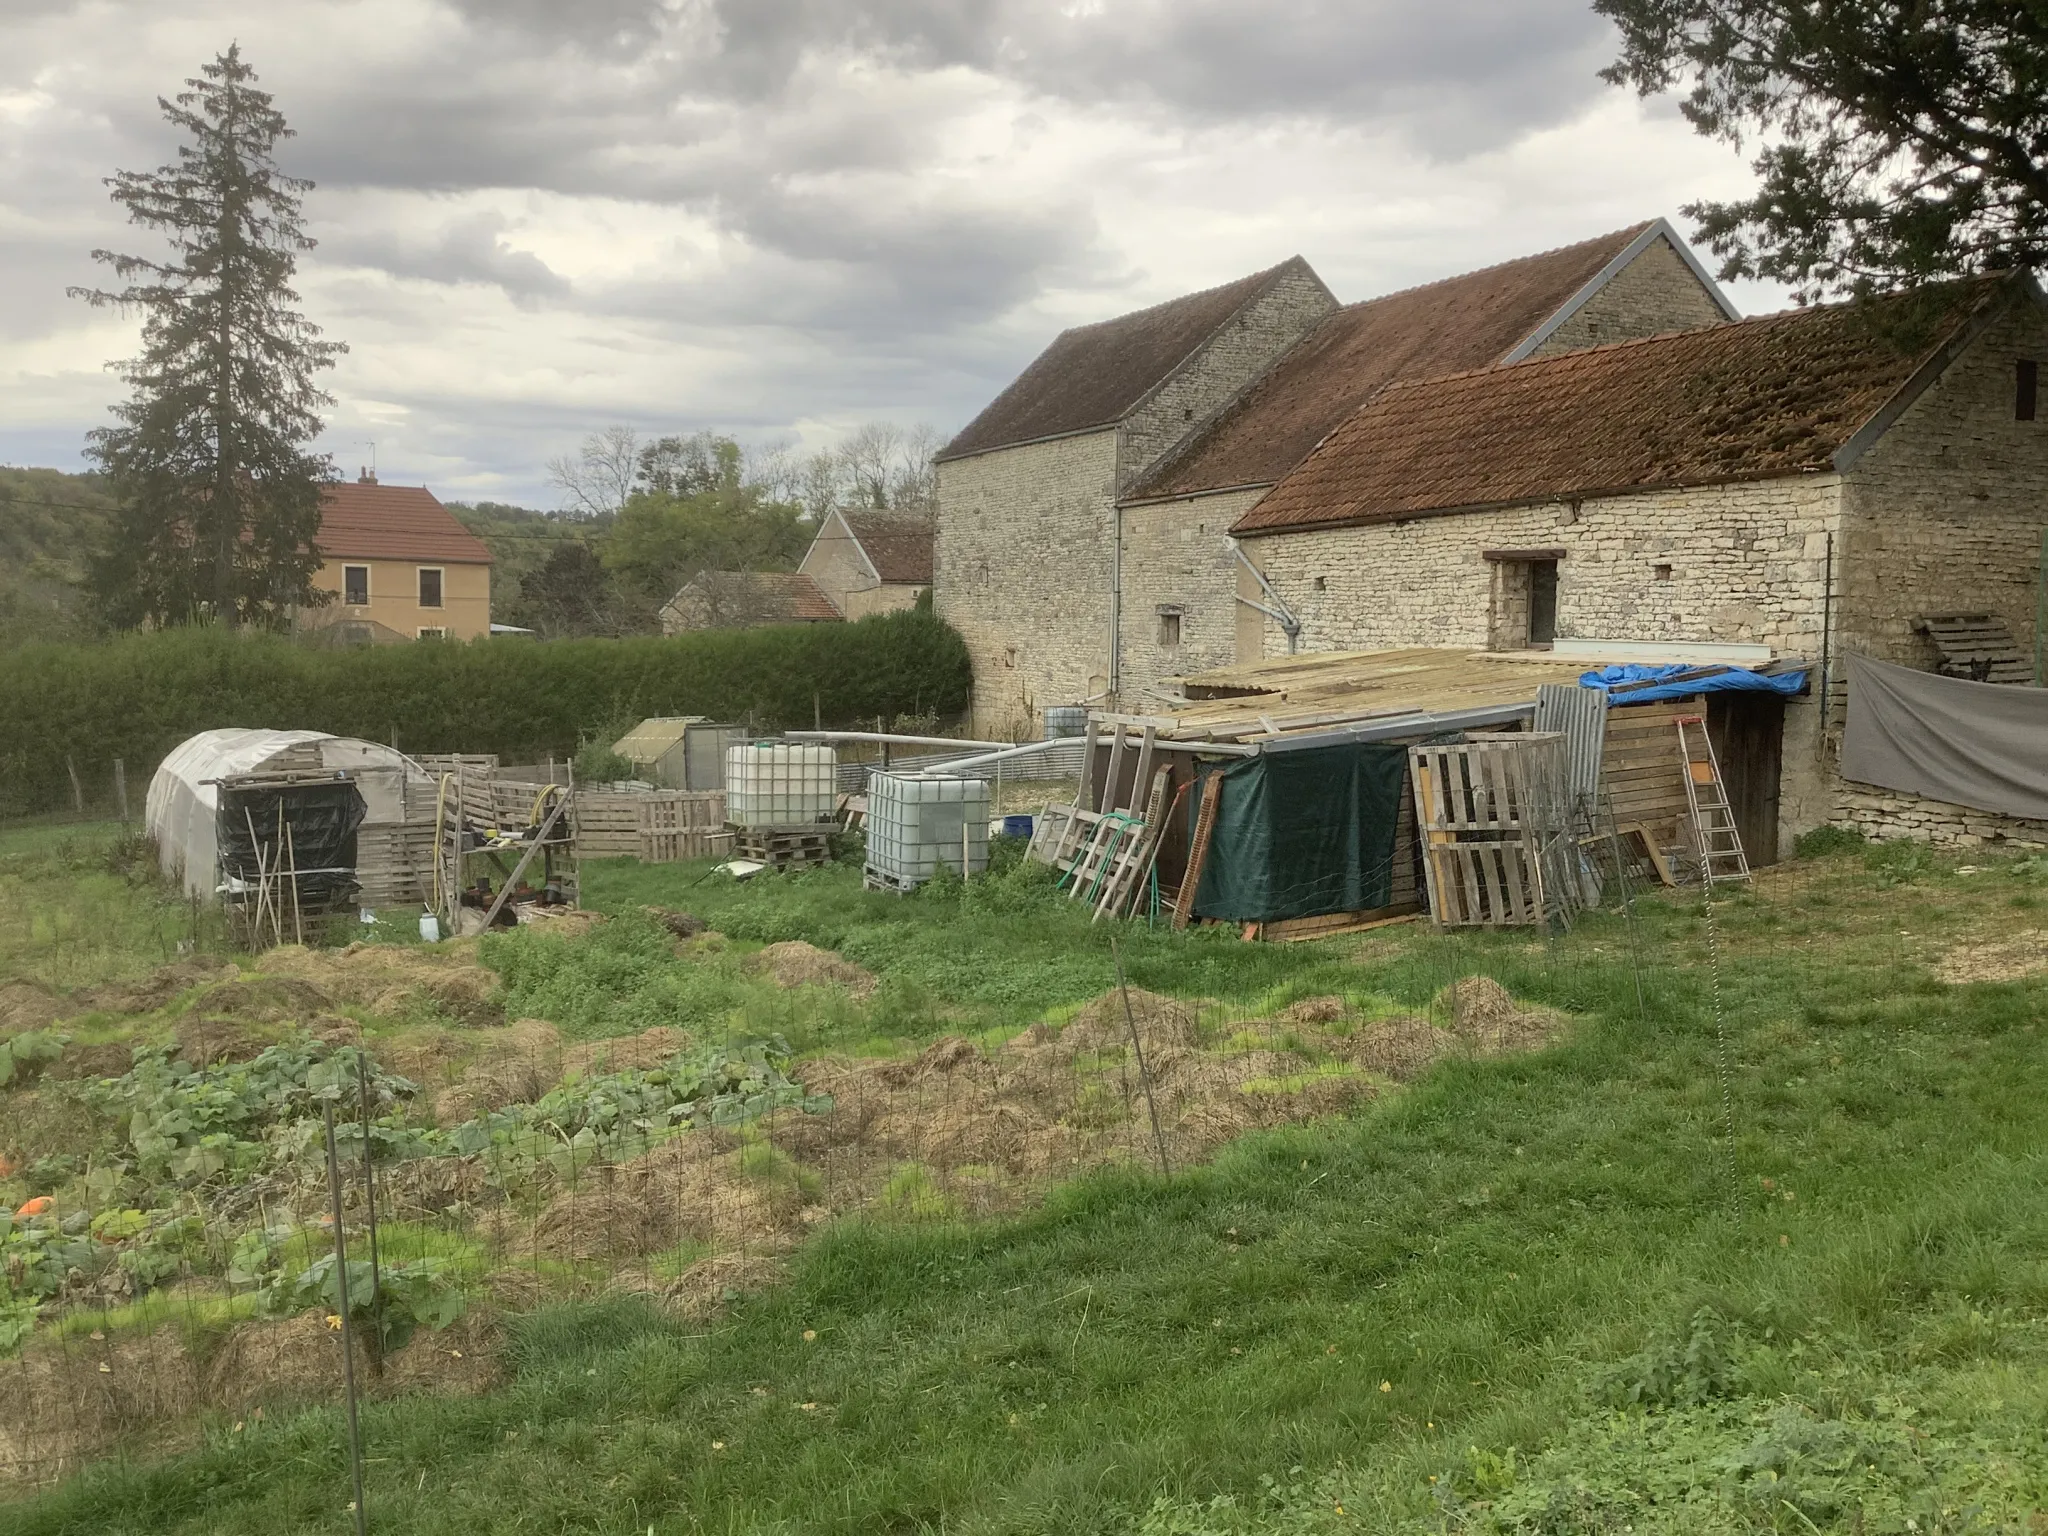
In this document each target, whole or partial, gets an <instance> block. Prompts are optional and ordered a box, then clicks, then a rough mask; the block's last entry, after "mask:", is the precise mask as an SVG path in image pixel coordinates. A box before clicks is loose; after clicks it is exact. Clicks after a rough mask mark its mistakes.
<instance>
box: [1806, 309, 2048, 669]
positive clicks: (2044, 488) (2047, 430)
mask: <svg viewBox="0 0 2048 1536" xmlns="http://www.w3.org/2000/svg"><path fill="white" fill-rule="evenodd" d="M2021 358H2032V359H2034V360H2035V361H2037V362H2048V314H2044V312H2043V311H2042V310H2041V309H2040V308H2039V307H2038V306H2036V305H2034V304H2033V303H2031V302H2028V301H2025V300H2022V301H2021V302H2020V303H2019V304H2018V305H2016V306H2015V307H2014V309H2013V310H2011V311H2010V312H2008V313H2007V314H2006V315H2005V316H2004V317H2003V318H2002V319H2000V320H1998V321H1996V322H1994V323H1993V324H1992V325H1991V326H1990V327H1989V328H1988V329H1987V330H1986V331H1985V332H1984V334H1983V335H1982V336H1981V337H1979V338H1978V340H1977V342H1976V344H1975V345H1974V346H1972V347H1971V348H1970V349H1969V351H1967V352H1966V353H1964V355H1963V356H1962V357H1960V358H1958V359H1957V360H1956V361H1955V362H1954V363H1952V364H1951V365H1950V366H1949V368H1948V369H1947V371H1946V372H1944V373H1943V374H1942V376H1941V377H1940V378H1939V379H1938V380H1936V381H1935V382H1934V384H1933V385H1932V386H1931V387H1930V388H1929V389H1928V390H1927V391H1926V393H1924V394H1923V395H1921V396H1920V398H1919V399H1918V400H1916V401H1915V402H1914V403H1913V404H1912V406H1911V407H1909V408H1908V409H1907V411H1906V413H1905V414H1904V415H1903V416H1901V417H1900V418H1899V420H1898V421H1897V422H1896V423H1894V424H1893V426H1892V428H1891V430H1890V431H1888V432H1886V433H1885V434H1884V436H1883V437H1881V438H1879V439H1878V441H1877V444H1876V446H1875V447H1873V448H1872V449H1871V450H1870V452H1868V453H1867V454H1865V455H1864V456H1863V458H1862V459H1860V460H1859V461H1858V462H1857V463H1855V464H1854V465H1852V466H1851V468H1850V470H1849V472H1848V474H1847V475H1846V476H1845V477H1844V479H1843V487H1842V538H1841V542H1840V546H1839V548H1838V549H1837V551H1836V560H1837V562H1838V566H1839V569H1840V572H1841V577H1840V581H1839V583H1838V591H1839V598H1840V603H1841V609H1840V614H1839V623H1838V624H1837V626H1836V633H1837V635H1838V637H1839V643H1840V644H1841V645H1843V646H1844V647H1846V648H1848V649H1851V650H1858V651H1861V652H1863V653H1864V654H1866V655H1870V656H1876V657H1878V658H1879V659H1881V660H1884V661H1895V662H1898V663H1900V664H1902V665H1905V666H1909V667H1920V668H1924V669H1929V670H1931V669H1932V668H1933V666H1934V663H1935V652H1934V647H1933V645H1932V644H1931V643H1930V642H1929V641H1928V640H1927V638H1926V637H1925V636H1924V635H1920V634H1917V633H1915V632H1914V629H1913V625H1914V623H1915V622H1916V621H1917V620H1919V619H1922V618H1925V617H1927V616H1929V615H1931V614H1945V613H1990V614H1996V615H1998V616H1999V617H2001V618H2003V619H2004V620H2005V621H2006V623H2007V624H2008V625H2009V626H2010V627H2011V629H2012V633H2013V638H2014V639H2015V640H2017V641H2018V642H2019V645H2020V647H2021V649H2022V651H2023V652H2025V653H2029V654H2030V653H2031V651H2032V647H2033V642H2034V609H2035V601H2036V597H2035V583H2036V582H2037V581H2038V580H2039V576H2040V561H2041V534H2042V529H2043V527H2044V526H2048V419H2042V420H2037V421H2016V420H2015V419H2014V384H2015V364H2016V363H2017V362H2018V360H2019V359H2021Z"/></svg>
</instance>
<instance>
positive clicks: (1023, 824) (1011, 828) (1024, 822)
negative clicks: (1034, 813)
mask: <svg viewBox="0 0 2048 1536" xmlns="http://www.w3.org/2000/svg"><path fill="white" fill-rule="evenodd" d="M1030 835H1031V818H1030V817H1029V816H1005V817H1004V818H1003V836H1005V837H1029V836H1030Z"/></svg>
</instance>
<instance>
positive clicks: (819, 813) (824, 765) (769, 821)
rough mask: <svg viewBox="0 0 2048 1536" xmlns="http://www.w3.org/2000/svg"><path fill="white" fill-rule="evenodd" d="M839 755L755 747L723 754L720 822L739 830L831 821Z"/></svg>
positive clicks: (794, 746) (782, 744)
mask: <svg viewBox="0 0 2048 1536" xmlns="http://www.w3.org/2000/svg"><path fill="white" fill-rule="evenodd" d="M838 771H839V754H838V753H836V752H834V751H833V750H832V749H831V748H830V747H814V746H805V745H800V744H798V743H796V742H790V741H758V742H754V743H752V744H751V745H748V746H738V747H727V748H726V749H725V817H726V820H728V821H731V822H734V823H737V824H738V825H740V826H742V827H784V826H794V825H797V824H800V823H804V822H814V821H830V820H831V819H832V815H833V813H834V811H836V810H837V809H838V806H839V793H838V783H837V780H838Z"/></svg>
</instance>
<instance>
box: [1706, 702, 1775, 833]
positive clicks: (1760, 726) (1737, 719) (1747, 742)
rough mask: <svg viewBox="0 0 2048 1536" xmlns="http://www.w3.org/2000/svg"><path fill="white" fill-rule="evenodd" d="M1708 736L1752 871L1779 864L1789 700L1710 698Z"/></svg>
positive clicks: (1708, 703) (1708, 704)
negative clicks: (1780, 795)
mask: <svg viewBox="0 0 2048 1536" xmlns="http://www.w3.org/2000/svg"><path fill="white" fill-rule="evenodd" d="M1707 731H1708V733H1709V734H1710V735H1711V736H1712V737H1713V738H1714V755H1715V756H1716V757H1717V758H1719V759H1720V762H1721V778H1722V781H1723V782H1724V783H1725V784H1726V785H1727V788H1728V805H1729V808H1730V809H1732V810H1733V811H1734V813H1735V829H1736V831H1737V832H1738V833H1739V834H1740V835H1741V838H1742V851H1743V852H1744V853H1745V854H1747V855H1748V856H1749V862H1750V865H1751V866H1752V867H1753V868H1761V867H1762V866H1764V865H1766V864H1775V863H1777V862H1778V771H1779V768H1780V767H1781V765H1782V761H1783V756H1784V746H1785V701H1784V699H1782V698H1781V697H1779V696H1778V695H1777V694H1775V693H1710V694H1708V695H1707Z"/></svg>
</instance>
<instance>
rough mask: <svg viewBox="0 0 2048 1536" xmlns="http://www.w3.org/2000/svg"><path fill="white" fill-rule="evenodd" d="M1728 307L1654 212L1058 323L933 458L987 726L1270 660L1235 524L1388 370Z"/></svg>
mask: <svg viewBox="0 0 2048 1536" xmlns="http://www.w3.org/2000/svg"><path fill="white" fill-rule="evenodd" d="M1734 318H1736V311H1735V309H1734V307H1733V306H1732V305H1731V304H1729V302H1728V301H1727V299H1726V298H1725V297H1724V296H1723V295H1722V294H1721V293H1720V291H1719V290H1718V289H1717V288H1716V287H1715V286H1714V284H1713V282H1712V280H1711V279H1710V278H1709V277H1708V276H1707V274H1706V272H1705V270H1704V269H1703V268H1702V267H1701V266H1700V264H1699V262H1698V260H1697V258H1696V257H1694V255H1693V253H1692V252H1691V251H1690V250H1689V249H1688V248H1687V246H1686V244H1685V242H1684V241H1683V240H1682V239H1681V238H1680V237H1679V236H1678V234H1677V233H1676V232H1675V231H1674V230H1673V229H1672V228H1671V226H1670V225H1669V224H1667V223H1666V222H1665V221H1663V220H1662V219H1656V220H1651V221H1649V222H1647V223H1643V224H1639V225H1636V226H1634V227H1632V228H1629V229H1625V230H1619V231H1617V232H1615V233H1613V234H1610V235H1604V236H1601V237H1599V238H1598V239H1594V240H1587V241H1582V242H1580V243H1579V244H1576V245H1571V246H1567V247H1564V248H1563V249H1560V250H1555V251H1548V252H1544V253H1542V254H1540V255H1536V256H1530V257H1525V258H1523V259H1521V260H1518V261H1510V262H1507V263H1504V264H1502V265H1500V266H1495V267H1489V268H1487V269H1485V270H1483V271H1478V272H1472V273H1468V274H1466V275H1464V276H1462V277H1454V278H1450V279H1447V280H1445V281H1443V282H1438V283H1432V284H1429V285H1427V286H1425V287H1421V288H1415V289H1410V290H1407V291H1405V292H1402V293H1396V294H1392V295H1388V296H1386V297H1383V298H1378V299H1372V300H1368V301H1366V302H1364V303H1358V304H1350V305H1344V304H1339V303H1338V302H1337V300H1336V299H1335V297H1334V296H1332V294H1331V293H1330V290H1329V289H1328V288H1327V287H1326V286H1325V285H1324V283H1323V282H1322V280H1321V279H1320V278H1319V277H1317V275H1316V274H1315V272H1314V271H1313V270H1312V269H1311V268H1310V267H1309V265H1308V263H1307V262H1305V261H1303V260H1302V259H1300V258H1299V257H1296V258H1293V259H1292V260H1289V261H1287V262H1283V263H1282V264H1280V265H1279V266H1277V267H1273V268H1271V269H1269V270H1268V271H1265V272H1260V273H1255V274H1253V275H1252V276H1250V277H1246V278H1242V279H1240V280H1238V281H1237V282H1235V283H1231V284H1228V285H1226V286H1224V287H1221V288H1215V289H1211V290H1208V291H1207V292H1204V293H1198V294H1192V295H1189V296H1187V297H1185V298H1181V299H1175V300H1173V301H1171V302H1169V303H1166V304H1162V305H1157V306H1155V307H1153V308H1151V309H1147V310H1141V311H1139V312H1138V313H1136V314H1131V315H1125V316H1123V317H1121V318H1120V319H1115V320H1109V321H1104V322H1102V323H1100V324H1097V325H1087V326H1079V327H1076V328H1075V329H1073V330H1070V331H1067V332H1064V333H1062V334H1061V335H1060V336H1059V337H1058V338H1057V339H1055V340H1054V342H1053V343H1052V345H1051V346H1050V347H1048V348H1047V349H1046V351H1045V352H1044V353H1043V354H1041V355H1040V356H1039V358H1038V359H1037V360H1036V361H1035V362H1033V363H1032V365H1031V366H1030V367H1029V368H1027V369H1026V370H1025V371H1024V373H1023V374H1022V375H1020V376H1019V377H1018V379H1017V380H1016V381H1015V382H1014V383H1012V384H1011V385H1010V387H1009V388H1008V389H1006V390H1004V391H1003V393H1002V394H1001V395H999V396H998V397H997V398H996V400H995V401H994V402H993V403H992V404H990V405H989V407H988V408H987V409H986V410H984V411H983V412H982V413H981V414H980V415H979V416H977V417H976V418H975V419H974V421H973V422H971V423H970V424H969V425H968V426H967V428H966V430H964V431H963V432H961V434H960V435H959V436H958V437H957V438H955V439H954V440H953V441H952V442H951V443H950V444H948V445H947V447H946V448H945V450H944V451H943V452H942V453H941V454H940V456H939V466H938V468H939V532H938V554H937V560H936V570H935V578H934V583H935V584H934V588H933V592H934V598H935V601H936V603H937V605H938V609H939V612H940V613H941V614H942V615H943V616H944V617H945V618H946V619H947V620H949V621H950V622H951V623H952V624H953V625H954V626H955V627H956V628H958V629H959V630H960V632H961V633H962V634H963V635H964V636H965V637H966V639H967V645H968V650H969V653H970V654H971V656H972V657H973V661H974V677H975V710H974V713H975V720H976V730H977V732H978V734H981V735H989V734H991V733H1012V732H1020V731H1023V730H1025V729H1028V728H1029V727H1030V726H1032V725H1034V724H1035V723H1036V722H1037V720H1038V719H1039V718H1040V717H1041V716H1042V713H1043V711H1044V710H1045V709H1046V708H1047V707H1049V706H1055V705H1061V704H1074V703H1082V702H1088V703H1094V704H1102V703H1116V704H1118V705H1120V706H1122V707H1124V708H1142V707H1148V706H1149V704H1150V703H1153V702H1157V701H1158V699H1159V698H1160V697H1161V696H1162V695H1163V694H1164V693H1166V692H1167V691H1169V682H1170V680H1171V679H1173V678H1176V677H1179V676H1182V675H1185V674H1187V673H1189V672H1196V671H1202V670H1205V669H1208V668H1213V667H1219V666H1227V665H1230V664H1232V663H1233V662H1236V661H1238V660H1251V659H1254V658H1255V657H1256V655H1257V654H1258V647H1259V646H1260V644H1261V643H1262V641H1261V635H1260V628H1259V624H1260V619H1259V615H1258V613H1257V611H1256V609H1254V608H1252V607H1251V606H1249V602H1264V600H1265V599H1264V597H1263V594H1262V593H1261V591H1260V589H1259V587H1258V585H1257V582H1256V579H1255V578H1254V577H1253V576H1252V575H1251V573H1250V572H1249V570H1247V569H1246V568H1245V566H1244V565H1243V563H1242V562H1241V561H1240V560H1239V559H1238V558H1237V556H1236V555H1235V553H1234V552H1233V550H1232V547H1231V544H1230V541H1229V539H1228V537H1227V532H1228V529H1229V527H1230V525H1231V524H1232V523H1233V522H1234V521H1235V520H1236V519H1238V518H1239V517H1240V516H1242V515H1243V514H1244V513H1245V512H1246V511H1247V510H1248V509H1249V508H1250V507H1251V506H1252V505H1253V504H1254V503H1256V502H1257V501H1258V500H1259V498H1260V497H1261V496H1263V495H1264V494H1265V493H1266V492H1267V491H1268V490H1270V489H1271V488H1272V487H1273V486H1274V485H1275V484H1276V483H1277V482H1279V481H1280V480H1281V479H1282V478H1283V477H1284V476H1285V475H1286V474H1287V473H1288V472H1289V471H1290V470H1292V469H1293V468H1294V467H1295V466H1296V465H1297V464H1298V463H1300V462H1301V460H1302V459H1304V458H1305V457H1307V456H1308V454H1309V453H1310V452H1311V451H1312V450H1313V449H1314V448H1315V447H1316V445H1317V443H1319V442H1320V441H1321V440H1322V439H1323V438H1325V437H1326V436H1328V435H1329V433H1331V432H1332V431H1333V430H1335V429H1336V428H1337V427H1338V426H1339V425H1340V424H1341V423H1342V422H1343V421H1344V420H1345V418H1346V417H1347V416H1349V415H1350V414H1351V413H1352V412H1353V411H1354V410H1356V409H1358V407H1359V406H1360V405H1362V404H1363V403H1364V402H1366V401H1367V400H1369V399H1371V398H1373V397H1374V396H1375V395H1376V394H1378V393H1379V392H1380V391H1381V390H1384V389H1386V388H1388V387H1389V386H1391V385H1393V384H1396V383H1399V382H1401V381H1403V380H1412V379H1417V378H1424V377H1432V376H1436V375H1441V374H1446V373H1453V372H1457V371H1460V370H1464V369H1472V368H1483V367H1488V366H1491V365H1495V364H1499V363H1504V362H1513V361H1518V360H1520V359H1524V358H1531V357H1545V356H1550V355H1553V354H1555V353H1559V352H1564V351H1569V350H1572V349H1575V348H1583V347H1587V346H1592V345H1597V344H1600V343H1603V342H1610V341H1617V340H1621V339H1624V338H1627V337H1635V336H1644V335H1650V334H1653V333H1657V332H1662V331H1673V330H1682V329H1692V328H1697V327H1700V326H1705V325H1712V324H1715V323H1718V322H1722V321H1726V320H1731V319H1734ZM1241 598H1242V599H1246V600H1248V601H1240V599H1241Z"/></svg>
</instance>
